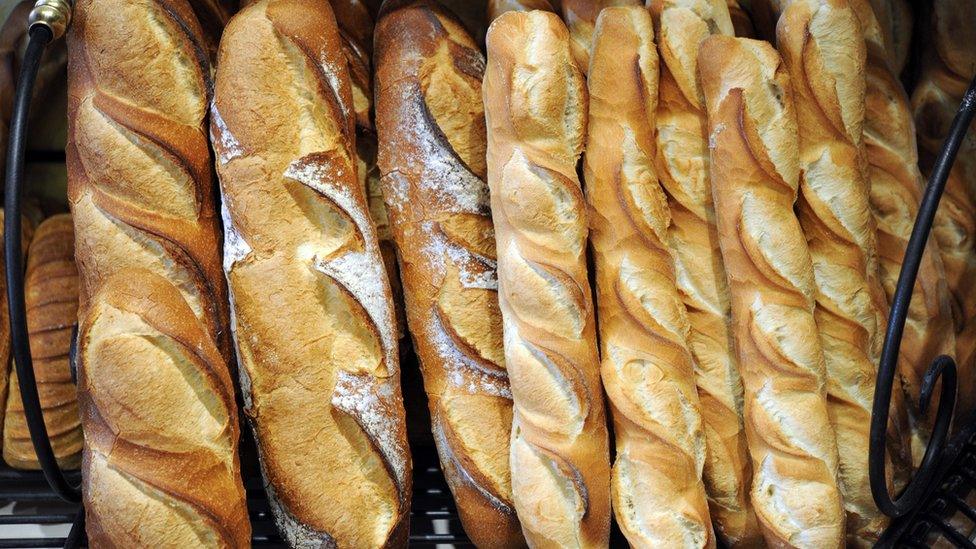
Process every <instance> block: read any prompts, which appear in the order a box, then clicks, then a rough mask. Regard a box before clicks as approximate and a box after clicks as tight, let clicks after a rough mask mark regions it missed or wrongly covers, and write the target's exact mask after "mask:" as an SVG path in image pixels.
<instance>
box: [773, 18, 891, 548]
mask: <svg viewBox="0 0 976 549" xmlns="http://www.w3.org/2000/svg"><path fill="white" fill-rule="evenodd" d="M776 30H777V38H778V41H777V43H778V47H779V50H780V53H781V54H782V56H783V61H784V65H785V66H786V69H787V70H788V71H789V73H790V76H791V80H792V83H793V90H794V92H795V94H796V105H797V112H798V121H799V129H800V169H801V180H800V198H799V202H798V206H797V211H798V216H799V218H800V225H801V226H802V227H803V231H804V232H805V233H806V236H807V242H808V244H809V246H810V256H811V258H812V259H813V271H814V281H815V283H816V285H817V308H816V319H817V326H818V327H819V333H820V337H821V339H822V341H823V350H824V358H825V362H826V365H827V382H828V383H827V395H828V400H827V404H828V410H829V411H830V417H831V422H832V424H833V426H834V431H835V432H836V434H837V446H838V448H839V449H840V478H841V483H842V489H843V493H844V507H845V509H846V510H847V519H848V521H847V531H848V543H850V544H852V545H858V546H860V545H866V544H871V543H873V542H874V541H875V540H877V538H878V536H879V535H880V534H881V532H882V530H884V528H885V525H886V524H887V523H888V520H887V517H885V515H884V514H882V513H881V511H879V510H878V508H877V507H876V506H875V503H874V499H873V497H872V495H871V488H870V480H869V476H868V443H869V440H868V439H869V433H870V427H871V406H872V401H873V399H874V381H875V377H876V375H877V366H876V365H877V364H878V362H879V361H880V352H881V344H882V330H883V329H884V325H885V306H886V301H885V295H884V289H883V288H882V286H881V283H880V280H879V274H878V273H879V270H878V269H879V260H878V243H877V229H876V226H875V221H874V218H873V217H872V216H871V208H870V183H869V181H868V178H867V173H866V172H867V170H866V169H865V168H866V166H865V163H864V162H863V160H864V141H863V123H864V99H865V76H864V72H865V69H864V64H865V57H866V46H865V40H864V34H863V33H862V31H861V29H860V24H859V22H858V20H857V15H856V14H855V12H854V10H853V9H851V7H850V5H849V4H848V3H847V0H793V1H792V2H790V3H789V4H788V5H787V6H786V8H785V9H784V10H783V14H782V16H781V17H780V20H779V24H778V25H777V29H776ZM896 393H897V391H896ZM893 417H895V416H893ZM896 441H897V439H895V438H892V439H890V440H889V442H896ZM889 454H891V455H889V458H893V457H896V456H895V455H894V454H892V453H891V452H889ZM891 471H892V469H891V467H889V468H888V469H887V474H888V476H889V480H890V476H891Z"/></svg>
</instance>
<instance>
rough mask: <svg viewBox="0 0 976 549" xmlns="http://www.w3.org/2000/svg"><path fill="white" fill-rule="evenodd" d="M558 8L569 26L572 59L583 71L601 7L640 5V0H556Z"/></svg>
mask: <svg viewBox="0 0 976 549" xmlns="http://www.w3.org/2000/svg"><path fill="white" fill-rule="evenodd" d="M558 1H559V8H560V11H561V13H562V16H563V21H565V22H566V27H568V28H569V36H570V45H571V46H572V48H573V59H575V60H576V64H577V65H578V66H579V68H580V70H581V71H583V72H584V73H585V72H586V69H587V67H588V66H589V63H590V48H591V47H592V45H593V28H594V26H595V25H596V18H597V16H598V15H600V11H601V10H602V9H603V8H608V7H611V6H640V5H641V4H643V2H641V1H640V0H558Z"/></svg>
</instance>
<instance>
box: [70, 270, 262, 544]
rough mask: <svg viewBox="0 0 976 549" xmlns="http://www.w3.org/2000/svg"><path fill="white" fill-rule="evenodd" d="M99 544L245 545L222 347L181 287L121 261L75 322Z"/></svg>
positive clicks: (247, 531) (233, 409)
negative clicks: (203, 322)
mask: <svg viewBox="0 0 976 549" xmlns="http://www.w3.org/2000/svg"><path fill="white" fill-rule="evenodd" d="M78 358H79V371H78V404H79V408H80V410H81V417H82V421H83V423H84V426H85V450H84V458H83V463H82V493H83V495H84V500H85V501H84V503H85V513H86V525H85V527H86V529H87V532H88V543H89V545H90V546H92V547H133V548H135V547H225V548H238V547H249V546H250V542H251V539H250V538H251V527H250V524H249V523H248V518H247V507H246V505H245V503H246V500H245V495H244V487H243V485H242V484H241V476H240V475H241V471H240V463H239V459H238V456H237V441H238V438H239V437H240V430H239V429H238V427H237V405H236V404H235V402H234V386H233V382H232V381H231V376H230V372H229V371H228V370H227V367H226V364H225V363H224V360H223V357H222V356H221V354H220V352H219V351H218V350H217V348H216V347H215V346H214V344H213V340H212V338H211V337H210V334H208V333H207V332H206V330H205V329H204V327H203V325H201V323H200V322H199V321H198V320H197V319H196V317H195V316H194V313H193V311H191V310H190V307H189V306H188V305H187V303H186V301H185V299H184V297H183V296H182V295H181V293H180V292H179V291H178V290H177V288H176V287H175V286H174V285H173V284H172V283H170V282H169V281H167V280H165V279H163V278H162V277H160V276H159V275H157V274H155V273H153V272H151V271H145V270H139V269H122V270H119V271H117V272H115V273H114V274H113V275H112V276H111V277H109V278H108V279H106V280H104V281H102V283H101V284H99V289H98V291H97V292H96V294H95V295H94V296H92V297H90V298H89V304H88V308H87V309H86V312H85V316H84V317H82V319H81V325H80V326H79V330H78Z"/></svg>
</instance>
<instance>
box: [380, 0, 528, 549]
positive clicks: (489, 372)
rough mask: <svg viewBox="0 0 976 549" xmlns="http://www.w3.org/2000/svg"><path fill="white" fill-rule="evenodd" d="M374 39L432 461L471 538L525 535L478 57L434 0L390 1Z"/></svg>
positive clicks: (482, 542)
mask: <svg viewBox="0 0 976 549" xmlns="http://www.w3.org/2000/svg"><path fill="white" fill-rule="evenodd" d="M376 48H377V49H376V69H377V70H376V89H377V96H376V129H377V132H378V136H379V140H380V154H379V164H380V171H381V173H382V174H383V178H382V180H381V181H382V187H383V191H384V195H385V197H386V203H387V207H388V212H389V214H390V221H391V224H392V227H393V235H394V237H395V240H396V243H397V250H398V256H399V258H400V265H401V267H402V269H401V273H402V276H403V284H404V290H405V294H406V302H407V319H408V324H409V327H410V334H411V336H412V339H413V343H414V349H415V350H416V352H417V355H418V356H419V358H420V365H421V369H422V372H423V377H424V386H425V389H426V391H427V395H428V404H429V406H430V417H431V422H432V428H433V432H434V440H435V442H436V443H437V450H438V453H439V455H440V461H441V467H442V469H443V470H444V474H445V477H446V478H447V481H448V486H449V487H450V488H451V491H452V492H453V494H454V499H455V501H456V502H457V506H458V511H459V513H460V515H461V521H462V523H463V524H464V529H465V531H466V532H467V533H468V536H469V537H470V538H471V540H472V541H473V542H474V544H475V545H477V546H478V547H482V548H485V547H517V546H520V545H524V544H525V542H524V540H523V538H522V532H521V529H520V526H519V522H518V519H517V517H516V515H515V508H514V506H513V504H512V481H511V474H510V472H509V465H508V449H509V437H510V436H511V429H512V396H511V390H510V389H509V386H508V374H507V372H506V370H505V358H504V349H503V347H502V318H501V311H500V310H499V308H498V279H497V275H496V272H495V267H496V259H495V238H494V233H493V231H492V224H491V217H490V216H489V204H488V186H487V184H486V183H485V177H486V174H485V171H486V169H485V117H484V106H483V103H482V99H481V78H482V76H483V73H484V57H483V56H482V55H481V53H480V52H479V51H478V47H477V45H476V44H475V43H474V40H473V39H472V38H471V36H470V35H469V34H468V32H467V31H466V30H465V29H464V27H462V26H461V23H460V21H458V20H457V19H455V18H454V17H453V16H452V15H451V14H450V13H449V12H447V11H446V10H445V9H444V8H443V6H441V5H440V4H439V3H438V2H436V1H435V0H412V1H411V0H403V1H394V2H389V1H388V2H387V3H386V4H385V5H384V8H383V12H382V13H381V15H380V20H379V24H378V25H377V29H376Z"/></svg>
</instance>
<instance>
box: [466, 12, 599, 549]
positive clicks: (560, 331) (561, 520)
mask: <svg viewBox="0 0 976 549" xmlns="http://www.w3.org/2000/svg"><path fill="white" fill-rule="evenodd" d="M569 40H570V39H569V32H568V31H567V30H566V27H565V26H564V25H563V23H562V22H561V21H560V20H559V18H558V17H556V16H555V15H554V14H551V13H547V12H543V11H531V12H508V13H505V14H503V15H502V16H501V17H499V18H498V19H496V20H495V22H494V23H492V26H491V29H489V31H488V40H487V42H488V66H487V69H486V71H485V80H484V90H483V92H484V101H485V115H486V120H487V125H488V184H489V187H490V188H491V212H492V221H493V223H494V227H495V238H496V245H497V249H498V284H499V302H500V305H501V310H502V318H503V320H504V333H505V362H506V364H507V366H508V373H509V377H510V381H511V385H512V396H513V397H514V402H515V415H514V418H513V425H512V439H511V445H512V448H511V460H510V463H511V466H512V491H513V494H514V499H515V508H516V510H517V512H518V514H519V520H521V521H522V531H523V532H524V533H525V536H526V539H527V540H528V541H529V544H530V545H534V546H537V547H551V546H552V547H554V546H563V547H565V546H569V547H605V546H606V545H607V542H608V536H609V532H610V494H609V489H610V465H609V458H608V455H607V454H608V447H607V446H608V440H607V428H606V416H605V413H604V409H603V391H602V390H601V384H600V373H599V364H600V362H599V356H598V353H597V347H596V326H595V322H594V315H593V301H592V299H591V296H590V286H589V282H588V276H587V272H586V261H585V252H586V232H587V223H586V205H585V202H584V199H583V193H582V192H581V190H580V183H579V179H578V178H577V175H576V164H577V161H578V159H579V156H580V153H581V152H582V149H583V139H584V136H585V124H586V88H585V86H584V83H583V76H582V74H581V73H580V71H579V69H578V67H577V66H576V64H575V63H574V62H573V60H572V56H571V51H570V43H569Z"/></svg>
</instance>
